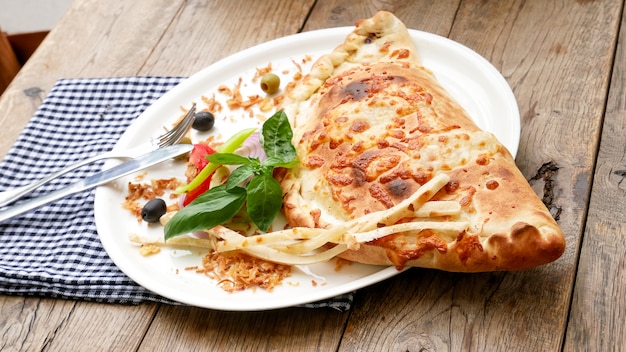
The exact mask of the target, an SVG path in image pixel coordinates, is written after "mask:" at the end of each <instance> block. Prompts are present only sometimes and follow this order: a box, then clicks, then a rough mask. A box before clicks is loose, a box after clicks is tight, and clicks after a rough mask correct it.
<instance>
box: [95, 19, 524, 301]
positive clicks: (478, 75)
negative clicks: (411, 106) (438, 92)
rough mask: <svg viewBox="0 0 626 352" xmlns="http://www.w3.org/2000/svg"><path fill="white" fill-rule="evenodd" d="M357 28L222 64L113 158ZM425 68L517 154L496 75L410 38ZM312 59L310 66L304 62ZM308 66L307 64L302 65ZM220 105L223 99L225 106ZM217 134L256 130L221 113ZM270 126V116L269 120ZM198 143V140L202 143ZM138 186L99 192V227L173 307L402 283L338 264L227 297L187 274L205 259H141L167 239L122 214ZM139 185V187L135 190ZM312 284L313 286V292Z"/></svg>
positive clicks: (514, 128)
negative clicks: (136, 238)
mask: <svg viewBox="0 0 626 352" xmlns="http://www.w3.org/2000/svg"><path fill="white" fill-rule="evenodd" d="M351 30H352V27H342V28H332V29H325V30H319V31H312V32H306V33H301V34H297V35H293V36H288V37H284V38H281V39H277V40H274V41H271V42H267V43H264V44H261V45H258V46H255V47H252V48H250V49H247V50H244V51H242V52H239V53H237V54H235V55H233V56H230V57H228V58H226V59H224V60H221V61H219V62H217V63H215V64H213V65H211V66H209V67H207V68H205V69H204V70H202V71H200V72H198V73H197V74H195V75H193V76H192V77H190V78H189V79H187V80H185V81H183V82H182V83H181V84H179V85H178V86H176V87H175V88H174V89H172V90H171V91H170V92H168V93H167V94H165V95H164V96H163V97H162V98H160V99H159V100H158V101H156V102H155V103H154V104H153V105H152V106H150V108H148V109H147V110H146V111H145V112H144V113H143V114H142V115H141V116H140V117H139V118H138V119H137V121H136V122H135V123H133V124H132V125H131V126H130V128H129V129H128V130H127V131H126V132H125V133H124V135H123V136H122V137H121V139H120V140H119V142H118V144H117V145H116V147H115V148H116V149H124V148H128V147H132V146H136V145H138V144H140V143H142V142H144V141H147V140H148V139H149V138H150V137H153V136H156V135H158V134H160V133H161V132H162V131H163V129H162V127H163V126H171V124H172V123H173V122H174V121H175V119H176V118H177V117H178V116H180V114H181V110H180V107H181V106H184V107H189V106H191V104H192V102H196V103H198V105H199V107H200V108H203V107H204V106H203V103H202V99H201V97H202V96H208V97H210V96H212V95H213V94H215V96H216V97H217V98H220V97H222V95H221V94H220V93H216V91H217V88H218V86H220V85H225V86H228V87H233V86H234V85H235V84H236V83H237V80H238V79H239V78H240V77H241V78H243V81H242V82H243V84H242V86H241V90H242V92H243V94H244V96H246V95H247V93H250V94H260V93H261V92H260V89H259V88H257V83H252V82H251V80H252V77H253V76H254V73H255V70H256V69H257V68H261V67H265V66H267V64H268V63H271V64H272V67H273V72H280V73H281V75H282V82H287V81H289V80H290V79H291V77H293V75H294V74H295V73H296V71H297V66H301V69H302V70H303V72H304V73H306V72H308V71H307V69H308V65H310V63H311V61H312V60H314V59H316V58H317V57H318V56H319V55H321V54H323V53H327V52H330V51H332V50H333V49H334V48H335V47H336V46H337V45H338V44H339V43H341V42H343V40H344V39H345V36H346V35H347V34H348V32H349V31H351ZM410 33H411V36H412V37H413V39H414V41H415V43H416V45H417V48H418V51H419V55H420V56H421V59H422V63H423V65H424V66H425V67H428V68H429V69H431V70H432V71H433V72H434V73H435V75H436V76H437V78H438V79H439V81H440V82H441V83H442V84H443V85H444V86H445V87H446V89H447V90H448V91H449V92H450V93H451V94H452V95H453V96H454V97H455V98H456V99H457V100H458V101H459V102H460V103H461V105H462V106H463V107H464V108H465V109H466V110H467V111H468V112H469V114H470V115H471V116H472V118H474V119H475V121H476V123H477V124H478V125H479V126H480V127H481V128H483V129H485V130H488V131H491V132H493V133H494V134H495V135H496V136H497V137H498V138H499V139H500V141H501V142H502V143H503V144H504V145H505V146H506V147H507V148H508V149H509V151H511V153H512V154H513V155H515V153H516V152H517V146H518V142H519V132H520V121H519V111H518V108H517V104H516V101H515V97H514V96H513V93H512V92H511V89H510V87H509V86H508V84H507V83H506V81H505V80H504V78H503V77H502V76H501V75H500V73H499V72H498V71H497V70H496V69H495V68H494V67H493V66H492V65H491V64H490V63H489V62H488V61H487V60H485V59H484V58H482V57H481V56H480V55H478V54H477V53H475V52H474V51H472V50H470V49H468V48H467V47H465V46H462V45H460V44H458V43H456V42H453V41H451V40H449V39H446V38H443V37H440V36H437V35H433V34H429V33H424V32H420V31H415V30H411V31H410ZM307 55H308V56H309V57H307ZM305 57H307V58H309V59H311V60H305V61H306V63H303V59H304V58H305ZM220 99H221V98H220ZM220 116H221V118H220V119H217V121H216V125H215V128H214V129H213V130H212V131H211V133H212V134H215V135H216V136H217V138H222V139H225V138H228V137H229V136H230V135H232V134H233V133H235V132H236V131H238V130H240V129H242V128H244V127H249V126H260V124H261V122H260V121H259V120H258V119H256V118H251V117H248V115H247V114H246V113H244V112H241V111H239V112H236V111H235V112H232V111H224V113H222V114H220ZM268 117H269V115H268ZM206 137H207V135H201V134H197V135H194V136H193V138H198V139H200V138H201V139H204V138H206ZM184 167H185V166H184V163H181V162H166V163H163V164H160V165H158V166H156V167H154V168H151V169H149V170H148V174H147V176H146V177H145V180H146V181H148V180H149V179H154V178H165V177H172V176H177V177H179V178H180V179H184V176H183V173H184ZM129 181H134V180H133V178H132V177H127V178H123V179H120V180H118V181H116V182H113V183H111V184H109V185H107V186H103V187H99V188H98V189H97V191H96V198H95V216H96V226H97V229H98V233H99V236H100V239H101V241H102V244H103V246H104V248H105V250H106V251H107V253H108V254H109V256H110V257H111V259H112V260H113V261H114V262H115V264H116V265H117V266H118V267H119V268H120V269H121V270H122V271H123V272H124V273H126V275H128V276H129V277H130V278H131V279H133V280H134V281H135V282H137V283H138V284H139V285H142V286H143V287H145V288H147V289H149V290H151V291H153V292H155V293H157V294H160V295H162V296H164V297H167V298H170V299H172V300H175V301H178V302H182V303H186V304H189V305H194V306H199V307H205V308H212V309H219V310H233V311H235V310H236V311H252V310H266V309H275V308H281V307H288V306H294V305H298V304H303V303H309V302H314V301H318V300H323V299H326V298H330V297H334V296H336V295H339V294H342V293H346V292H350V291H353V290H356V289H359V288H362V287H364V286H367V285H371V284H373V283H376V282H379V281H381V280H384V279H387V278H389V277H391V276H394V275H396V274H398V271H397V270H396V269H395V268H393V267H379V266H369V265H362V264H356V263H353V264H351V265H344V266H343V267H342V268H341V269H340V270H336V267H335V266H336V263H335V261H331V262H328V263H320V264H316V265H312V266H310V270H311V271H312V272H313V273H314V274H315V275H316V276H318V277H312V276H310V275H307V274H304V273H302V272H300V271H298V270H294V273H293V275H292V277H290V278H288V279H286V281H285V282H284V283H283V285H281V286H279V287H277V288H276V289H274V290H273V291H272V292H267V291H265V290H262V289H257V290H246V291H242V292H237V293H226V292H225V291H223V290H222V289H221V288H219V287H217V286H216V282H215V281H213V280H211V279H209V278H207V277H205V276H203V275H200V274H197V273H195V272H193V271H189V270H185V268H187V267H190V266H197V265H200V263H201V258H202V256H203V255H204V254H205V253H204V251H202V250H198V249H194V250H189V249H185V248H178V249H168V248H165V249H163V250H162V251H161V252H160V253H159V254H157V255H152V256H148V257H144V256H142V255H140V254H139V251H138V249H137V247H136V246H135V245H133V244H131V243H130V242H129V241H128V239H127V236H128V234H129V233H137V234H141V235H146V236H162V228H161V227H160V226H150V227H148V226H146V224H144V223H138V222H137V221H136V219H135V218H134V217H132V216H131V215H130V214H129V213H128V212H127V211H126V210H124V209H122V207H121V203H122V202H123V201H124V196H125V194H126V193H125V185H126V184H127V183H128V182H129ZM135 182H136V181H135ZM313 281H315V282H316V284H313Z"/></svg>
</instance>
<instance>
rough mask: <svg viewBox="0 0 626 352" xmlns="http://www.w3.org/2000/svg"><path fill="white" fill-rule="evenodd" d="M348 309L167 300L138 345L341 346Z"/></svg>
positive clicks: (229, 347)
mask: <svg viewBox="0 0 626 352" xmlns="http://www.w3.org/2000/svg"><path fill="white" fill-rule="evenodd" d="M207 299H211V298H210V297H207ZM349 315H350V313H349V312H346V313H340V312H337V311H334V310H332V309H330V308H320V309H310V308H289V309H279V310H273V311H264V312H252V313H250V312H219V311H213V310H207V309H198V308H191V307H173V306H162V307H161V309H159V312H158V314H157V316H156V317H155V321H154V324H153V326H152V327H151V328H150V331H149V332H148V334H147V335H146V337H145V339H144V342H143V343H142V345H141V348H140V349H139V351H172V350H184V351H199V350H202V351H233V352H234V351H336V350H337V346H338V345H339V341H340V340H341V334H342V332H343V327H344V326H345V322H346V320H347V319H348V317H349Z"/></svg>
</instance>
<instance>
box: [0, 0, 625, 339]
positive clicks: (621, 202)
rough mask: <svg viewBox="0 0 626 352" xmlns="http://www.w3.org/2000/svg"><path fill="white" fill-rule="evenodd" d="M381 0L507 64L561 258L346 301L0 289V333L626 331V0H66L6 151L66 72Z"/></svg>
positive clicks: (370, 10) (350, 20)
mask: <svg viewBox="0 0 626 352" xmlns="http://www.w3.org/2000/svg"><path fill="white" fill-rule="evenodd" d="M379 9H386V10H390V11H392V12H394V13H395V14H396V15H397V16H398V17H399V18H401V19H402V20H403V21H404V22H405V23H406V24H407V26H408V27H410V28H414V29H419V30H423V31H427V32H432V33H436V34H439V35H442V36H446V37H449V38H451V39H453V40H455V41H458V42H460V43H462V44H464V45H466V46H468V47H470V48H472V49H473V50H475V51H477V52H478V53H480V54H481V55H483V56H484V57H485V58H487V59H488V60H489V61H490V62H491V63H492V64H493V65H495V66H496V67H497V68H498V69H499V70H500V71H501V72H502V74H503V75H504V77H505V78H506V80H507V81H508V83H509V84H510V85H511V87H512V88H513V91H514V93H515V96H516V98H517V100H518V104H519V108H520V112H521V121H522V132H521V142H520V148H519V152H518V154H517V159H516V160H517V163H518V165H519V167H520V169H521V170H522V171H523V173H524V175H525V176H526V177H527V179H528V180H529V181H530V182H531V184H532V185H533V187H534V189H535V190H536V191H537V193H538V194H539V195H540V196H541V197H543V198H544V200H545V201H546V202H547V204H548V205H549V207H550V210H551V211H552V213H553V214H554V216H555V217H556V218H557V220H558V222H559V224H560V225H561V227H562V229H563V231H564V232H565V234H566V237H567V241H568V242H567V249H566V252H565V254H564V255H563V256H562V257H561V258H560V259H559V260H558V261H556V262H554V263H552V264H549V265H545V266H542V267H539V268H535V269H531V270H527V271H523V272H498V273H484V274H469V275H468V274H458V273H446V272H439V271H434V270H423V269H411V270H409V271H407V272H405V273H403V274H401V275H399V276H397V277H395V278H392V279H389V280H386V281H384V282H381V283H379V284H376V285H373V286H371V287H368V288H364V289H361V290H359V291H358V292H357V295H356V299H355V302H354V305H353V308H352V309H351V311H349V312H345V313H339V312H337V311H334V310H331V309H305V308H288V309H280V310H272V311H262V312H222V311H213V310H207V309H200V308H193V307H180V306H169V305H160V304H152V303H148V304H141V305H138V306H126V305H112V304H99V303H90V302H81V301H69V300H59V299H51V298H42V299H40V298H25V297H15V296H0V310H1V312H2V313H1V314H0V335H1V336H2V338H1V339H0V341H1V342H0V349H2V350H6V351H18V350H19V351H37V350H46V351H78V350H84V351H94V350H104V351H133V350H140V351H152V350H216V351H217V350H220V351H261V350H268V351H275V350H286V351H305V350H306V351H314V350H315V351H335V350H339V351H383V350H393V351H443V350H450V351H461V350H474V351H486V350H490V351H491V350H494V351H495V350H499V351H511V350H519V351H557V350H566V351H572V350H581V351H607V350H612V349H620V348H624V347H623V346H626V324H624V321H625V319H626V313H625V312H626V255H625V254H626V241H625V239H626V214H625V210H626V180H625V178H626V138H625V136H626V99H625V98H624V97H625V96H626V45H625V44H626V43H624V39H625V38H626V37H625V34H626V22H625V21H626V20H625V18H626V17H625V16H624V1H623V0H602V1H591V0H571V1H544V0H528V1H521V0H511V1H495V0H493V1H483V0H443V1H436V2H435V1H426V0H423V1H422V0H420V1H409V0H405V1H399V0H397V1H385V2H378V1H370V2H367V1H355V0H318V1H315V0H303V1H284V0H274V1H255V2H249V1H244V0H223V1H208V0H133V1H123V0H111V1H96V0H76V1H75V2H74V4H73V5H72V7H71V8H70V10H69V11H68V13H67V14H66V15H65V16H64V17H63V18H62V20H61V21H60V22H59V23H58V25H57V26H56V28H54V29H53V30H52V31H51V33H50V34H49V35H48V37H47V38H46V39H45V41H44V42H43V43H42V45H41V46H40V48H39V49H38V51H37V52H36V53H35V54H34V56H33V57H32V58H31V59H30V61H29V62H28V63H27V64H26V65H25V66H24V68H23V69H22V70H21V72H20V73H19V75H18V76H17V77H16V79H15V80H14V81H13V83H12V84H11V85H10V86H9V88H8V90H7V91H6V92H5V93H4V94H3V95H2V97H1V98H0V122H1V125H2V129H0V156H3V155H5V154H6V152H7V151H8V149H9V148H10V147H11V145H12V143H13V142H14V141H15V139H16V138H17V136H18V134H19V133H20V132H21V130H22V128H23V127H24V126H25V124H26V123H27V121H28V120H29V118H30V117H31V116H32V115H33V113H34V112H35V110H36V109H37V107H38V106H39V104H40V103H41V101H42V98H43V97H44V96H45V95H46V94H47V92H48V91H49V90H50V89H51V87H52V86H53V85H54V83H55V81H56V80H57V79H59V78H74V77H116V76H132V75H171V76H181V75H182V76H188V75H191V74H193V73H195V72H197V71H198V70H200V69H202V68H204V67H206V66H208V65H210V64H211V63H213V62H215V61H217V60H219V59H221V58H223V57H226V56H228V55H229V54H232V53H235V52H237V51H240V50H242V49H245V48H247V47H250V46H252V45H255V44H259V43H262V42H265V41H267V40H270V39H274V38H278V37H282V36H285V35H289V34H294V33H297V32H300V31H309V30H314V29H320V28H327V27H335V26H346V25H353V24H354V22H355V21H356V20H358V19H360V18H366V17H370V16H371V15H373V14H374V13H375V12H376V11H377V10H379ZM620 28H621V30H620ZM620 34H621V35H620ZM0 239H1V234H0Z"/></svg>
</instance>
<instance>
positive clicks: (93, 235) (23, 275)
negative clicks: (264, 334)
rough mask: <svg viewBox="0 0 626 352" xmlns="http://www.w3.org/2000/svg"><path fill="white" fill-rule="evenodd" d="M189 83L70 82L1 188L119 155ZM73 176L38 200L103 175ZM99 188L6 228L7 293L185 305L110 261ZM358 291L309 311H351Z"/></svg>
mask: <svg viewBox="0 0 626 352" xmlns="http://www.w3.org/2000/svg"><path fill="white" fill-rule="evenodd" d="M182 79H183V78H177V77H124V78H104V79H62V80H59V81H58V82H56V84H55V86H54V87H53V88H52V90H51V91H50V93H49V94H48V96H47V97H46V99H45V100H44V101H43V103H42V105H41V106H40V107H39V109H38V111H37V112H36V113H35V115H34V116H33V117H32V119H31V120H30V122H29V123H28V124H27V125H26V128H25V129H24V131H23V132H22V134H21V135H20V136H19V138H18V140H17V142H16V143H15V145H14V146H13V148H12V149H11V150H10V151H9V153H8V154H7V156H6V157H5V159H4V160H3V161H2V162H1V163H0V172H1V175H0V190H6V189H10V188H13V187H17V186H20V185H23V184H27V183H30V182H32V181H35V180H37V179H40V178H41V177H43V176H44V175H47V174H50V173H52V172H54V171H56V170H58V169H59V168H61V167H62V166H64V165H67V164H70V163H73V162H76V161H79V160H82V159H85V158H87V157H89V156H92V155H95V154H98V153H103V152H106V151H108V150H111V149H112V148H113V146H114V145H115V143H116V142H117V140H118V139H119V137H120V136H121V135H122V133H123V132H124V131H125V130H126V128H127V127H128V126H129V125H130V124H131V123H133V121H134V120H135V119H136V118H137V117H138V116H139V115H140V114H141V112H143V111H144V110H145V109H146V108H147V107H148V106H150V104H151V103H152V102H154V101H155V100H156V99H157V98H159V97H160V96H161V95H163V94H164V93H165V92H167V91H168V90H170V89H171V88H173V87H174V86H176V84H178V83H179V82H180V81H181V80H182ZM102 164H103V162H99V163H94V164H91V165H88V166H85V167H83V168H80V169H78V170H76V171H73V172H71V173H70V174H68V175H67V176H65V177H62V178H60V179H58V180H56V181H54V182H52V183H50V184H48V185H45V186H43V187H41V188H39V189H37V190H35V191H33V192H32V193H31V194H29V195H28V197H37V196H39V195H42V194H44V193H47V192H50V191H53V190H55V189H58V188H59V187H62V186H64V185H67V184H70V183H73V182H76V181H78V180H80V179H82V178H84V177H86V176H89V175H91V174H92V173H94V172H97V171H99V170H100V168H101V167H102ZM94 194H95V191H94V190H91V191H86V192H82V193H79V194H75V195H72V196H68V197H67V198H64V199H61V200H59V201H57V202H55V203H52V204H49V205H47V206H44V207H42V208H39V209H38V210H37V211H33V212H30V213H27V214H24V215H21V216H20V217H17V218H14V219H11V220H8V221H5V222H3V223H1V224H0V294H10V295H27V296H43V297H56V298H67V299H82V300H89V301H97V302H109V303H123V304H139V303H141V302H145V301H152V302H161V303H168V304H177V303H176V302H173V301H170V300H168V299H166V298H164V297H161V296H159V295H157V294H155V293H152V292H150V291H148V290H146V289H145V288H143V287H141V286H139V285H137V284H136V283H135V282H133V281H132V280H131V279H130V278H128V277H127V276H126V275H124V274H123V273H122V272H121V271H120V270H119V269H118V268H117V267H116V266H115V264H114V263H113V261H112V260H111V259H110V258H109V257H108V255H107V254H106V252H105V251H104V249H103V248H102V244H101V243H100V240H99V238H98V235H97V232H96V225H95V223H94V214H93V203H94ZM352 298H353V294H352V293H349V294H346V295H341V296H339V297H336V298H334V299H330V300H327V301H323V302H317V303H312V304H305V305H303V306H304V307H311V308H315V307H331V308H334V309H337V310H340V311H346V310H348V309H350V305H351V303H352Z"/></svg>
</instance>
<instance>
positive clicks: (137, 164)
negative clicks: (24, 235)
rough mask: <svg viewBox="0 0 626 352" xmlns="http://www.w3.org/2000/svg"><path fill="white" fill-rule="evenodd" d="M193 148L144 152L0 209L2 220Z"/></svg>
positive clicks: (167, 148) (191, 146) (182, 146)
mask: <svg viewBox="0 0 626 352" xmlns="http://www.w3.org/2000/svg"><path fill="white" fill-rule="evenodd" d="M192 148H193V145H191V144H176V145H172V146H169V147H163V148H159V149H157V150H154V151H152V152H150V153H147V154H144V155H142V156H140V157H138V158H136V159H133V160H130V161H127V162H125V163H122V164H119V165H116V166H113V167H112V168H109V169H106V170H103V171H100V172H98V173H96V174H94V175H92V176H89V177H87V178H85V179H84V180H82V181H79V182H76V183H74V184H71V185H69V186H67V187H65V188H61V189H59V190H57V191H54V192H51V193H48V194H46V195H44V196H41V197H38V198H34V199H31V200H29V201H25V202H22V203H18V204H16V205H14V206H11V207H8V208H6V209H3V210H0V222H3V221H5V220H8V219H10V218H13V217H15V216H17V215H20V214H23V213H25V212H27V211H30V210H33V209H36V208H39V207H40V206H42V205H45V204H48V203H51V202H54V201H56V200H59V199H61V198H63V197H66V196H68V195H70V194H74V193H78V192H82V191H84V190H87V189H90V188H93V187H96V186H99V185H103V184H105V183H107V182H110V181H113V180H115V179H118V178H120V177H124V176H127V175H130V174H132V173H133V172H137V171H139V170H143V169H145V168H148V167H150V166H154V165H156V164H158V163H160V162H163V161H165V160H168V159H171V158H174V157H177V156H179V155H182V154H185V153H187V152H189V151H191V149H192Z"/></svg>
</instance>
